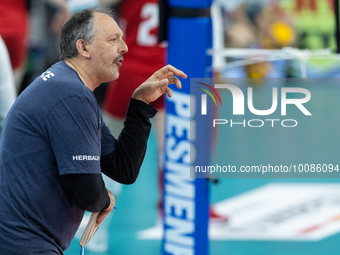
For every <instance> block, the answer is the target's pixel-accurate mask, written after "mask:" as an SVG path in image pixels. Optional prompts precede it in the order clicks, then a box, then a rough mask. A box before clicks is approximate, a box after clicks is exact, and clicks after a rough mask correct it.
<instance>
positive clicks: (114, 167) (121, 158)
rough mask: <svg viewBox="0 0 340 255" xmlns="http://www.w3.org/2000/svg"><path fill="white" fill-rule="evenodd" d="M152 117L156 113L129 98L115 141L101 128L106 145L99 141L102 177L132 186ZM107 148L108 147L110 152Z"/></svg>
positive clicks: (152, 109)
mask: <svg viewBox="0 0 340 255" xmlns="http://www.w3.org/2000/svg"><path fill="white" fill-rule="evenodd" d="M156 113H157V111H156V110H155V108H153V107H152V106H151V105H148V104H146V103H144V102H142V101H140V100H136V99H133V98H131V100H130V104H129V107H128V110H127V113H126V121H125V122H124V128H123V130H122V132H121V134H120V135H119V137H118V139H117V140H115V139H114V140H112V138H110V134H109V131H108V129H107V127H106V128H105V129H104V128H103V140H108V141H109V142H104V141H103V144H102V146H105V150H106V153H103V152H104V149H103V152H102V158H101V168H102V172H103V173H104V174H105V175H107V176H108V177H110V178H111V179H113V180H115V181H117V182H120V183H123V184H131V183H134V182H135V180H136V179H137V176H138V174H139V169H140V167H141V165H142V162H143V159H144V156H145V152H146V147H147V141H148V138H149V134H150V129H151V123H150V120H149V118H152V117H154V116H155V114H156ZM111 137H112V135H111ZM110 139H111V140H110ZM109 144H111V150H110V149H109V148H110V146H109Z"/></svg>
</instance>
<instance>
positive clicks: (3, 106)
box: [0, 36, 16, 135]
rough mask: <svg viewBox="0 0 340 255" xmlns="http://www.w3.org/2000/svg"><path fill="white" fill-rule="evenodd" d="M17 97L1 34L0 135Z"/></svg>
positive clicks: (9, 62)
mask: <svg viewBox="0 0 340 255" xmlns="http://www.w3.org/2000/svg"><path fill="white" fill-rule="evenodd" d="M15 98H16V92H15V85H14V79H13V70H12V67H11V61H10V58H9V54H8V51H7V48H6V45H5V43H4V41H3V40H2V38H1V36H0V135H1V128H2V125H3V123H4V120H5V117H6V115H7V112H8V111H9V109H10V107H11V106H12V104H13V103H14V101H15Z"/></svg>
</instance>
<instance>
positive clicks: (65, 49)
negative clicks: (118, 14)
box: [60, 7, 115, 60]
mask: <svg viewBox="0 0 340 255" xmlns="http://www.w3.org/2000/svg"><path fill="white" fill-rule="evenodd" d="M96 12H98V13H104V14H107V15H109V16H110V17H112V18H113V19H114V18H115V17H114V14H113V11H111V10H109V9H107V8H103V7H93V8H89V9H85V10H82V11H80V12H78V13H75V14H73V15H72V16H71V17H70V18H69V19H68V20H67V21H66V23H65V24H64V25H63V27H62V28H61V40H60V59H61V60H65V59H69V58H72V57H74V56H76V55H77V54H78V50H77V47H76V42H77V40H79V39H82V40H84V41H85V42H87V43H91V42H92V41H93V39H94V36H95V34H96V27H95V23H94V13H96Z"/></svg>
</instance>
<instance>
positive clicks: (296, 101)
mask: <svg viewBox="0 0 340 255" xmlns="http://www.w3.org/2000/svg"><path fill="white" fill-rule="evenodd" d="M198 83H200V84H202V85H204V86H206V87H207V88H209V89H210V90H211V91H212V92H213V93H214V94H215V96H216V97H217V98H218V100H219V102H220V104H221V106H222V100H221V97H220V95H219V94H218V92H217V91H216V89H228V90H229V91H230V92H231V95H232V101H233V102H232V115H233V116H239V115H245V100H247V107H248V110H249V112H251V113H252V114H254V115H257V116H267V115H271V114H273V113H274V112H275V111H276V110H277V108H278V105H279V101H280V107H281V116H286V115H287V105H295V106H296V107H297V108H298V109H299V110H300V111H301V112H302V113H303V114H304V115H305V116H311V115H312V114H311V113H310V112H309V111H308V110H307V108H306V107H305V106H304V104H305V103H307V102H308V101H309V100H310V99H311V93H310V91H309V90H307V89H305V88H297V87H281V91H280V92H281V97H279V96H278V88H277V87H273V88H272V93H271V96H272V98H271V102H272V104H271V107H270V108H269V109H262V110H260V109H256V108H255V106H254V103H253V97H254V95H253V88H252V87H248V88H247V95H246V96H247V97H246V98H245V95H244V93H243V91H242V90H241V89H240V88H239V87H237V86H236V85H231V84H215V85H214V87H212V86H210V85H208V84H205V83H202V82H198ZM197 88H198V89H201V90H203V91H204V92H206V94H202V95H201V115H207V94H208V95H209V96H210V97H211V98H212V100H213V101H214V103H215V106H217V102H216V99H215V97H214V96H213V94H212V93H211V92H210V91H209V90H207V89H205V88H201V87H197ZM293 94H294V95H297V94H299V95H300V96H302V97H296V96H294V97H292V96H291V97H289V96H288V95H293ZM276 122H280V123H281V125H282V126H283V127H296V126H297V124H298V122H297V120H295V119H283V120H281V119H269V118H268V119H250V120H246V119H243V120H242V121H241V122H239V121H238V122H235V120H234V121H233V119H230V120H228V119H213V127H216V125H225V124H228V123H229V124H230V127H233V126H235V125H241V126H243V127H246V126H249V127H262V126H264V125H265V123H271V127H274V126H275V123H276Z"/></svg>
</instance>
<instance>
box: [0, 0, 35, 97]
mask: <svg viewBox="0 0 340 255" xmlns="http://www.w3.org/2000/svg"><path fill="white" fill-rule="evenodd" d="M28 10H29V7H28V5H27V1H26V0H16V1H13V0H1V2H0V35H1V37H2V38H3V40H4V42H5V44H6V46H7V49H8V53H9V56H10V60H11V64H12V69H13V71H14V81H15V86H16V89H17V91H19V89H20V85H21V81H22V78H23V75H24V71H25V60H26V57H27V35H28Z"/></svg>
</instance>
